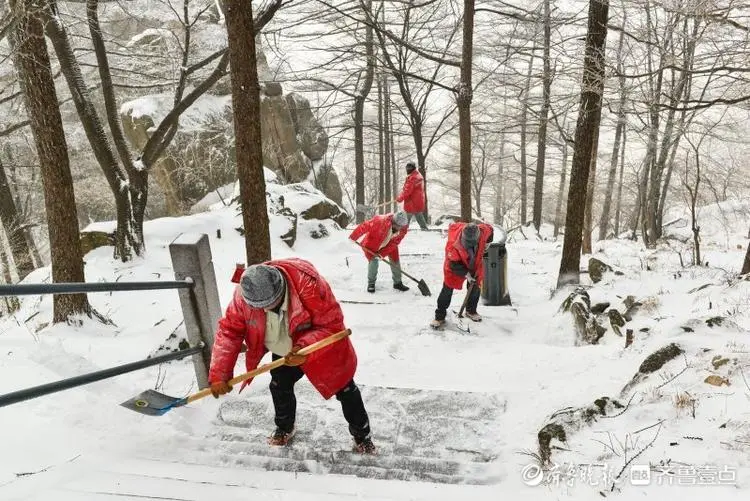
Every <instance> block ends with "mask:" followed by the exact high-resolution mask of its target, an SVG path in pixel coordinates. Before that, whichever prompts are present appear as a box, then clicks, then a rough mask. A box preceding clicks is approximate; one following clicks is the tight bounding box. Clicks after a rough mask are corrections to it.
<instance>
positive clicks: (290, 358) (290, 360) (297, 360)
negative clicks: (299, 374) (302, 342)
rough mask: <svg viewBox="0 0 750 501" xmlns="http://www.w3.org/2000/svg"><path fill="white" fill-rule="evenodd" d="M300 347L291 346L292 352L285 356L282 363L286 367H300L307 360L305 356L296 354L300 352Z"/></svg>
mask: <svg viewBox="0 0 750 501" xmlns="http://www.w3.org/2000/svg"><path fill="white" fill-rule="evenodd" d="M301 349H302V347H301V346H292V351H290V352H289V353H287V354H286V356H285V357H284V362H285V364H286V365H291V366H292V367H294V366H297V365H302V364H304V363H305V361H306V360H307V355H298V354H297V352H298V351H299V350H301Z"/></svg>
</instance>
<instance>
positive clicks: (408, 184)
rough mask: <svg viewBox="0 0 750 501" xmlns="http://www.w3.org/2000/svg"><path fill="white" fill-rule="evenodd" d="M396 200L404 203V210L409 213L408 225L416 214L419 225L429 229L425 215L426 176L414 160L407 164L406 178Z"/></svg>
mask: <svg viewBox="0 0 750 501" xmlns="http://www.w3.org/2000/svg"><path fill="white" fill-rule="evenodd" d="M396 201H397V202H403V203H404V212H406V214H407V215H408V216H407V223H406V225H407V226H409V223H411V218H412V216H415V217H416V218H417V223H419V227H420V228H421V229H423V230H426V229H427V220H426V219H425V217H424V209H425V199H424V178H423V177H422V174H420V173H419V170H417V166H416V165H414V163H413V162H409V163H407V164H406V180H404V187H403V188H402V189H401V194H400V195H399V196H398V198H396Z"/></svg>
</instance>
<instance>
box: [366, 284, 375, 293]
mask: <svg viewBox="0 0 750 501" xmlns="http://www.w3.org/2000/svg"><path fill="white" fill-rule="evenodd" d="M367 292H375V284H367Z"/></svg>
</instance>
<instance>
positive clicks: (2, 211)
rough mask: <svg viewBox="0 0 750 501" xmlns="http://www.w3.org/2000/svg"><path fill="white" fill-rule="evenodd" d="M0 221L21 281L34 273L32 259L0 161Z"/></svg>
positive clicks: (20, 219)
mask: <svg viewBox="0 0 750 501" xmlns="http://www.w3.org/2000/svg"><path fill="white" fill-rule="evenodd" d="M0 221H2V224H3V227H4V228H5V234H6V235H7V236H8V245H9V246H10V252H11V255H12V256H13V262H14V263H15V265H16V271H17V273H18V278H19V280H23V279H24V278H25V277H26V275H28V274H29V273H31V272H32V271H34V259H33V257H32V254H31V249H30V248H29V245H28V242H27V241H26V231H24V228H23V226H22V218H21V217H20V215H19V214H18V210H17V208H16V204H15V201H14V197H13V193H12V192H11V189H10V183H9V182H8V177H7V176H6V174H5V167H4V166H3V164H2V162H1V161H0Z"/></svg>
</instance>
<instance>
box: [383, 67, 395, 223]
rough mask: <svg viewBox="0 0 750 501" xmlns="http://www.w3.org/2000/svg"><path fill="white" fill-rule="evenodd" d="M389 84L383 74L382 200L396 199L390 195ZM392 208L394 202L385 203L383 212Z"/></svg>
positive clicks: (386, 76)
mask: <svg viewBox="0 0 750 501" xmlns="http://www.w3.org/2000/svg"><path fill="white" fill-rule="evenodd" d="M389 87H390V85H389V84H388V75H387V74H383V126H384V127H385V130H384V131H383V143H384V146H385V153H384V154H385V162H384V164H383V165H384V168H385V175H384V179H383V188H384V192H383V201H387V200H396V197H393V196H390V195H391V193H390V192H391V170H392V168H393V167H392V163H391V156H392V151H391V148H392V146H391V145H392V144H393V137H392V136H393V131H392V130H391V123H390V122H391V96H390V89H389ZM393 208H394V203H389V204H388V205H386V206H385V207H384V208H383V209H384V210H385V212H392V211H393Z"/></svg>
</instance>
